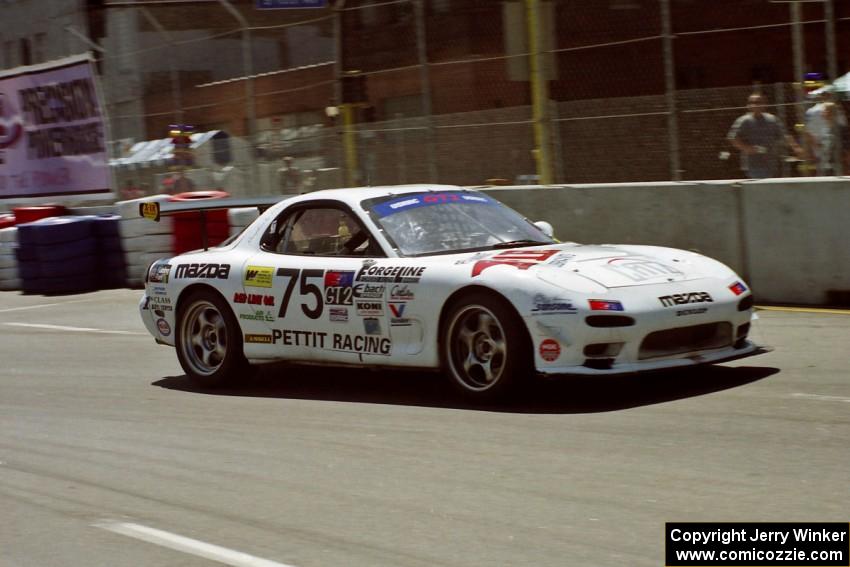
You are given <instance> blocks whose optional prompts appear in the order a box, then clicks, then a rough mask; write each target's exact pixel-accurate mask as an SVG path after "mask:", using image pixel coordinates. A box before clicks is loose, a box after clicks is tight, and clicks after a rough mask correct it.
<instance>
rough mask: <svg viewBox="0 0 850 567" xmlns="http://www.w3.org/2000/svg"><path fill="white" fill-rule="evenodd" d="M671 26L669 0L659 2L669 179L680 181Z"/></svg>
mask: <svg viewBox="0 0 850 567" xmlns="http://www.w3.org/2000/svg"><path fill="white" fill-rule="evenodd" d="M672 28H673V25H672V22H671V19H670V0H661V35H662V36H663V37H664V41H663V44H664V89H665V92H666V97H667V138H668V140H669V152H670V179H671V180H673V181H681V180H682V168H681V164H680V163H679V118H678V116H677V114H676V75H675V73H674V68H673V31H672Z"/></svg>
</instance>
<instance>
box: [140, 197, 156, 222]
mask: <svg viewBox="0 0 850 567" xmlns="http://www.w3.org/2000/svg"><path fill="white" fill-rule="evenodd" d="M139 214H140V215H141V216H142V217H143V218H146V219H150V220H152V221H156V222H159V203H157V202H156V201H152V202H147V203H139Z"/></svg>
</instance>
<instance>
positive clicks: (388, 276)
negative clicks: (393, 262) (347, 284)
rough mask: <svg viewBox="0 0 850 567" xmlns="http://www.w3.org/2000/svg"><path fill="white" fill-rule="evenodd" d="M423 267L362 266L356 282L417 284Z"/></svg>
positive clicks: (423, 271)
mask: <svg viewBox="0 0 850 567" xmlns="http://www.w3.org/2000/svg"><path fill="white" fill-rule="evenodd" d="M424 273H425V267H424V266H375V265H374V264H372V265H368V266H363V267H362V268H360V271H359V272H357V281H358V282H378V283H419V280H420V279H422V274H424Z"/></svg>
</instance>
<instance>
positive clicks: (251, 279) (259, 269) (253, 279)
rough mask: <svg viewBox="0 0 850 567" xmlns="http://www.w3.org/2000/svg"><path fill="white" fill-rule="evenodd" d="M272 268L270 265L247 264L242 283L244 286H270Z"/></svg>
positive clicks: (272, 274)
mask: <svg viewBox="0 0 850 567" xmlns="http://www.w3.org/2000/svg"><path fill="white" fill-rule="evenodd" d="M273 276H274V268H272V267H271V266H248V267H247V268H245V276H244V277H243V278H242V284H243V285H244V286H246V287H272V277H273Z"/></svg>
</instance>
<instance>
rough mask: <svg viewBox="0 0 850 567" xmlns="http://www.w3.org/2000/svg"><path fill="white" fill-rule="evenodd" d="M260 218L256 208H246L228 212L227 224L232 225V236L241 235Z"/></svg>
mask: <svg viewBox="0 0 850 567" xmlns="http://www.w3.org/2000/svg"><path fill="white" fill-rule="evenodd" d="M258 216H260V211H259V210H257V208H256V207H245V208H239V209H228V210H227V223H228V224H229V225H230V236H233V235H235V234H239V233H240V232H242V231H243V230H245V228H246V227H247V226H248V225H249V224H251V223H252V222H254V221H255V220H256V219H257V217H258Z"/></svg>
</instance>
